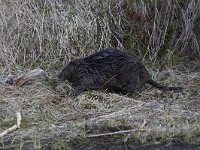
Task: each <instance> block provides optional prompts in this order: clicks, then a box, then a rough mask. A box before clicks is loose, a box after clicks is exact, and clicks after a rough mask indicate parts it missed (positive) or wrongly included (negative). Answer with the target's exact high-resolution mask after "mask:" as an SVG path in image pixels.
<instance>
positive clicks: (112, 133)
mask: <svg viewBox="0 0 200 150" xmlns="http://www.w3.org/2000/svg"><path fill="white" fill-rule="evenodd" d="M135 131H138V129H130V130H123V131H116V132H111V133H101V134H91V135H88V136H87V137H100V136H108V135H115V134H123V133H130V132H135Z"/></svg>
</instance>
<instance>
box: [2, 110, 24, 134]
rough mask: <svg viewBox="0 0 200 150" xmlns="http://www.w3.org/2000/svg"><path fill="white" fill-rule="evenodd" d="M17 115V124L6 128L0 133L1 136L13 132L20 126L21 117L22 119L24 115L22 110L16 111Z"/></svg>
mask: <svg viewBox="0 0 200 150" xmlns="http://www.w3.org/2000/svg"><path fill="white" fill-rule="evenodd" d="M16 115H17V124H15V125H14V126H12V127H10V128H8V129H6V130H5V131H3V132H2V133H1V134H0V138H1V137H3V136H5V135H7V134H8V133H9V132H12V131H14V130H16V129H18V128H20V125H21V119H22V116H21V113H20V112H17V113H16Z"/></svg>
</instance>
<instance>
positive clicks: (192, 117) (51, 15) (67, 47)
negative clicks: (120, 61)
mask: <svg viewBox="0 0 200 150" xmlns="http://www.w3.org/2000/svg"><path fill="white" fill-rule="evenodd" d="M199 8H200V1H197V0H192V1H186V0H184V1H179V0H173V1H172V0H169V1H167V3H162V1H160V0H156V1H149V2H144V1H143V0H140V1H134V2H130V1H127V0H116V1H113V0H98V1H93V0H79V1H78V0H75V1H71V0H66V1H61V0H58V1H57V0H35V1H31V0H15V1H6V0H1V1H0V74H1V75H20V74H21V73H23V72H24V71H27V70H31V69H33V68H36V67H40V68H42V69H43V70H45V77H41V79H38V80H37V81H35V82H34V84H32V85H26V86H24V87H21V88H17V87H14V86H3V85H0V132H2V131H3V130H5V129H7V128H8V127H10V126H12V125H13V124H14V123H15V120H16V119H15V112H16V111H18V110H20V111H21V113H22V126H21V129H20V130H17V131H15V132H13V133H11V134H9V135H7V136H5V137H4V138H2V139H0V140H1V145H0V147H2V148H3V147H5V148H6V147H8V146H9V145H10V146H13V145H15V144H16V146H17V147H18V148H20V147H23V145H24V144H25V143H26V142H30V141H33V145H34V147H35V149H37V148H38V149H39V148H40V147H41V146H42V145H41V143H40V141H42V140H45V139H47V140H48V139H51V138H54V137H62V138H63V139H65V142H68V141H71V140H73V139H76V138H78V137H80V136H81V137H82V138H84V137H85V138H86V137H88V136H89V137H92V136H103V135H105V136H106V135H107V134H110V133H113V134H116V135H117V136H118V135H123V136H124V137H123V138H124V141H127V140H129V139H138V140H139V141H140V142H143V143H148V142H150V143H157V142H167V143H170V142H172V141H178V140H180V141H184V142H186V143H190V144H191V143H193V144H199V143H200V139H199V133H200V111H199V110H200V95H199V93H200V90H199V89H200V78H199V76H200V74H199V73H198V72H196V73H194V72H190V70H189V71H188V72H187V68H184V67H183V66H184V65H180V64H181V62H184V61H185V60H186V58H187V57H189V58H196V57H197V58H198V57H199V56H200V50H199V39H200V35H199V33H198V32H199V30H198V26H199V13H200V9H199ZM106 47H118V48H122V49H125V50H128V51H132V52H135V53H137V54H139V56H141V57H142V58H143V59H147V60H150V61H151V62H148V64H149V68H153V67H152V66H154V67H155V66H156V65H155V64H157V63H158V62H159V59H161V60H162V61H161V64H162V66H160V68H158V67H155V68H158V69H160V70H163V71H161V72H160V71H156V70H155V69H154V70H153V69H150V72H151V74H152V75H153V77H154V79H156V80H158V81H162V82H163V83H164V84H167V85H181V86H183V87H184V88H185V90H184V91H183V92H182V93H173V92H166V93H165V92H160V91H157V90H154V89H151V88H147V89H146V90H145V91H144V92H142V93H138V94H137V95H136V96H135V97H134V98H130V97H126V96H123V95H119V94H113V93H106V92H97V91H92V92H86V93H84V94H82V95H81V96H79V97H77V98H76V99H71V98H70V97H69V95H70V92H71V89H70V88H71V87H70V85H68V84H65V83H63V84H59V85H58V87H57V89H56V90H57V91H54V90H53V88H54V86H55V85H54V84H55V82H54V81H53V79H54V78H55V76H56V74H57V72H58V70H59V69H60V68H61V66H62V65H63V64H64V63H65V61H68V60H69V59H70V57H71V56H78V57H84V56H86V55H89V54H90V53H93V52H94V51H98V50H100V49H103V48H106ZM180 56H181V57H180ZM186 63H189V64H190V63H191V66H195V65H193V64H192V63H193V60H191V61H187V62H186ZM194 63H195V64H196V66H197V67H196V68H199V63H200V62H199V60H198V61H196V62H194ZM174 65H175V66H177V65H180V66H182V68H181V72H179V71H177V68H176V67H173V66H174ZM171 68H173V69H171ZM185 70H186V71H185ZM48 79H50V80H48ZM126 130H128V131H129V130H131V131H132V132H130V133H127V134H120V132H122V133H123V131H124V132H126ZM8 141H9V142H8ZM10 141H11V142H12V143H10ZM53 144H55V143H53ZM60 144H61V145H62V142H61V143H60Z"/></svg>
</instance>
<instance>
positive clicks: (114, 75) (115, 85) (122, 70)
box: [58, 49, 181, 96]
mask: <svg viewBox="0 0 200 150" xmlns="http://www.w3.org/2000/svg"><path fill="white" fill-rule="evenodd" d="M58 78H59V79H60V80H62V81H64V80H68V81H69V82H70V83H72V86H73V89H74V95H75V96H77V95H79V94H81V93H82V92H83V91H86V90H92V89H93V90H107V91H110V92H117V93H122V94H133V93H134V92H136V91H139V90H140V89H141V88H142V87H143V86H144V84H145V83H149V84H151V85H153V86H155V87H157V88H159V89H162V90H179V89H181V88H180V87H165V86H162V85H160V84H158V83H157V82H155V81H153V80H152V79H151V77H150V75H149V73H148V71H147V69H146V68H145V66H144V65H143V63H142V62H141V61H140V60H139V59H138V58H137V57H136V56H135V55H133V54H130V53H128V52H125V51H122V50H118V49H105V50H102V51H99V52H97V53H94V54H92V55H90V56H88V57H85V58H81V59H75V60H73V61H71V62H69V63H68V64H66V65H65V66H64V67H63V69H62V70H61V72H60V73H59V75H58Z"/></svg>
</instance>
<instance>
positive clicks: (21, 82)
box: [14, 69, 44, 86]
mask: <svg viewBox="0 0 200 150" xmlns="http://www.w3.org/2000/svg"><path fill="white" fill-rule="evenodd" d="M43 72H44V71H43V70H42V69H34V70H31V71H29V72H28V73H26V74H24V75H22V76H20V77H18V78H16V79H14V84H15V85H16V86H22V85H24V84H25V83H26V82H27V81H29V80H31V79H33V78H34V77H36V76H38V75H40V74H42V73H43Z"/></svg>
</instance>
